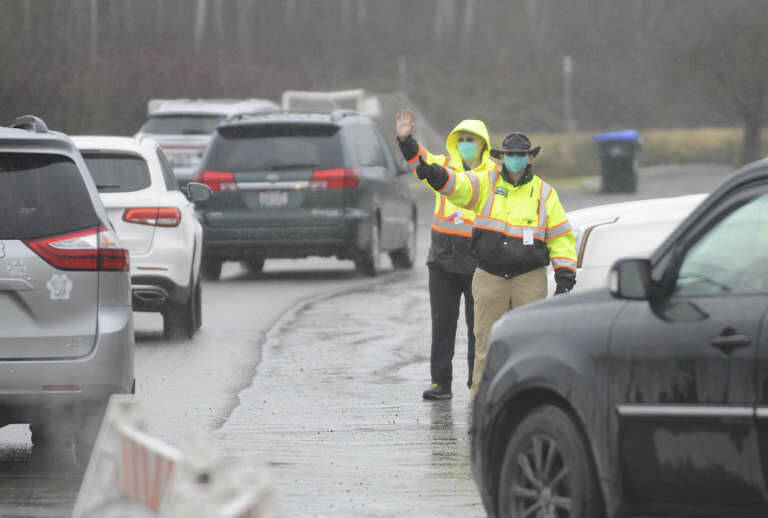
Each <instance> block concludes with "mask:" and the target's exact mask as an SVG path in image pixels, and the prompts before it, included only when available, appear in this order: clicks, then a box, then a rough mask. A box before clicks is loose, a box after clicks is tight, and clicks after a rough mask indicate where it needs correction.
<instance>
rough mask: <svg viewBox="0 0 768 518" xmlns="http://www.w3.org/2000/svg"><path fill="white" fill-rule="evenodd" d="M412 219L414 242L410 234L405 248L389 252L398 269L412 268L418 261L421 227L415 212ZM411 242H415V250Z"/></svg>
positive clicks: (393, 263)
mask: <svg viewBox="0 0 768 518" xmlns="http://www.w3.org/2000/svg"><path fill="white" fill-rule="evenodd" d="M411 221H412V222H413V243H411V237H410V236H408V242H407V243H406V245H405V246H404V247H403V248H399V249H397V250H393V251H392V252H390V253H389V258H390V259H391V260H392V266H394V267H395V269H396V270H410V269H411V268H413V266H414V264H415V263H416V250H417V249H418V243H419V241H418V237H417V236H418V233H419V228H418V225H417V224H416V223H417V221H416V215H415V214H413V215H412V216H411ZM411 244H413V250H412V249H411Z"/></svg>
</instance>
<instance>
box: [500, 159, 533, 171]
mask: <svg viewBox="0 0 768 518" xmlns="http://www.w3.org/2000/svg"><path fill="white" fill-rule="evenodd" d="M504 165H505V166H507V169H509V170H510V171H512V172H513V173H519V172H520V171H522V170H523V169H525V166H527V165H528V155H523V156H514V155H504Z"/></svg>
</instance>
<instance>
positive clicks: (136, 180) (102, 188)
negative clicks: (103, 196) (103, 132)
mask: <svg viewBox="0 0 768 518" xmlns="http://www.w3.org/2000/svg"><path fill="white" fill-rule="evenodd" d="M83 157H84V158H85V163H86V164H87V165H88V170H89V171H90V172H91V176H92V177H93V181H94V182H95V183H96V187H97V188H98V189H99V192H132V191H139V190H141V189H146V188H147V187H149V185H150V183H151V180H150V177H149V168H148V167H147V162H146V161H145V160H144V159H143V158H141V157H139V156H135V155H125V154H118V153H83Z"/></svg>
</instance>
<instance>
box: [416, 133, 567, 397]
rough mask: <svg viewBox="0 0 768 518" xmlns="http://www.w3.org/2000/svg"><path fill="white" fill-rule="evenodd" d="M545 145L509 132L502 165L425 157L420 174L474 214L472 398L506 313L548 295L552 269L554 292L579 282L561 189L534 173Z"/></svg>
mask: <svg viewBox="0 0 768 518" xmlns="http://www.w3.org/2000/svg"><path fill="white" fill-rule="evenodd" d="M540 150H541V148H540V147H535V148H532V147H531V141H530V139H529V138H528V137H527V136H526V135H525V134H523V133H518V132H515V133H510V134H509V135H507V136H506V137H505V138H504V142H503V143H502V145H501V148H500V149H492V150H491V156H493V157H494V158H497V159H499V160H502V165H501V167H500V168H499V167H497V168H494V169H493V170H491V171H490V172H489V173H487V172H486V171H481V172H479V173H478V172H475V171H457V170H455V169H453V168H451V167H450V166H446V167H443V166H442V165H440V164H430V163H429V162H428V161H426V160H420V161H419V165H418V166H417V170H416V174H417V175H418V177H419V178H420V179H423V180H425V181H426V182H427V183H428V184H429V185H430V186H431V187H432V188H433V189H434V190H435V191H436V192H438V193H440V194H442V195H443V196H445V197H446V198H447V199H448V200H449V201H451V202H452V203H455V204H456V205H457V206H459V207H462V208H464V209H467V210H470V211H472V212H473V213H474V214H475V221H474V226H473V229H472V252H473V253H474V255H475V256H476V258H477V269H476V270H475V274H474V276H473V278H472V295H473V297H474V299H475V366H474V373H473V375H472V379H473V384H472V396H473V397H474V395H475V394H476V393H477V386H478V384H479V383H480V379H481V376H482V373H483V367H484V366H485V358H486V353H487V346H488V336H489V334H490V331H491V325H493V323H494V322H495V321H496V320H497V319H498V318H499V317H501V315H503V314H504V313H505V312H506V311H508V310H510V309H512V308H515V307H517V306H520V305H522V304H527V303H529V302H532V301H534V300H537V299H541V298H544V297H545V296H546V294H547V273H546V271H547V270H546V266H547V265H548V264H550V263H551V264H552V267H553V268H554V270H555V282H556V283H557V289H556V290H555V294H556V295H559V294H561V293H567V292H569V291H570V290H571V289H572V288H573V285H574V284H575V283H576V241H575V238H574V234H573V230H572V229H571V225H570V223H569V222H568V218H567V216H566V214H565V209H563V206H562V205H561V204H560V199H559V198H558V196H557V192H555V190H554V189H553V188H552V187H551V186H550V185H549V184H547V183H546V182H544V181H543V180H542V179H541V178H539V177H538V176H536V175H535V174H533V166H532V162H533V160H534V158H536V156H537V155H538V154H539V151H540Z"/></svg>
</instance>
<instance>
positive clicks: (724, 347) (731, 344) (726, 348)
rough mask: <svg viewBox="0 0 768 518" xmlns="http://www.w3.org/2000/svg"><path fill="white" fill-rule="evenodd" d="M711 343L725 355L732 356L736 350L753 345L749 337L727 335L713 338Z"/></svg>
mask: <svg viewBox="0 0 768 518" xmlns="http://www.w3.org/2000/svg"><path fill="white" fill-rule="evenodd" d="M711 343H712V347H715V348H716V349H720V350H721V351H722V352H723V353H724V354H731V353H732V352H733V351H735V350H736V349H741V348H742V347H747V346H749V345H751V344H752V339H751V338H750V337H749V336H747V335H736V334H727V335H720V336H715V337H713V338H712V342H711Z"/></svg>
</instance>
